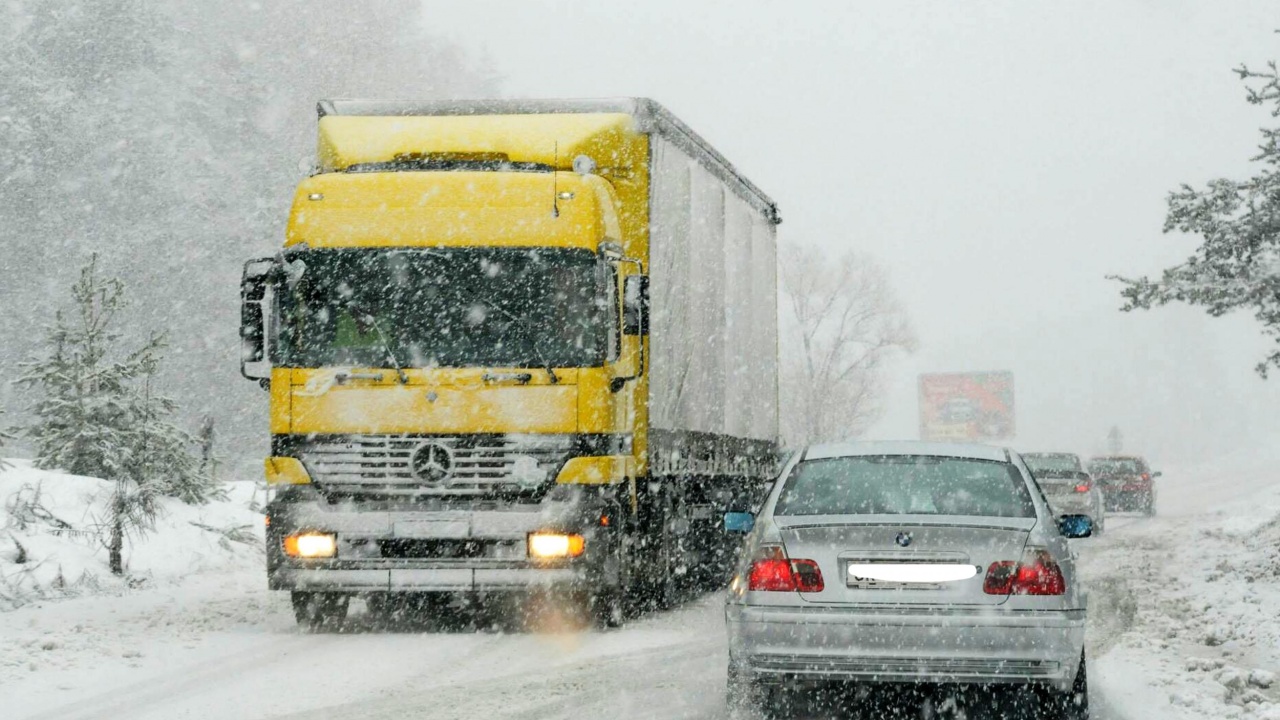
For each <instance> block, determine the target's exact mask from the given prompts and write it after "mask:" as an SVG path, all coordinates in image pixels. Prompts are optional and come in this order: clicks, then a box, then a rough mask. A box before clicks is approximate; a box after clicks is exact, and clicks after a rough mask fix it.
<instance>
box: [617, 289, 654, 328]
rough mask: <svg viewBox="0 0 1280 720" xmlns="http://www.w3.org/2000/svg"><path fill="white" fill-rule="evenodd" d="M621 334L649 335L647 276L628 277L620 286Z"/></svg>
mask: <svg viewBox="0 0 1280 720" xmlns="http://www.w3.org/2000/svg"><path fill="white" fill-rule="evenodd" d="M622 332H623V334H625V335H648V334H649V276H648V275H628V276H627V279H626V281H625V283H624V284H623V286H622Z"/></svg>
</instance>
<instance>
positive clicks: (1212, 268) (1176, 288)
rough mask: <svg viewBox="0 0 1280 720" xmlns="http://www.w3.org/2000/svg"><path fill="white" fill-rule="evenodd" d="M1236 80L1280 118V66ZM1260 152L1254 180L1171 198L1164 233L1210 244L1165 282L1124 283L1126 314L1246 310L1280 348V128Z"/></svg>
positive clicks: (1278, 353) (1269, 131)
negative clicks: (1194, 308) (1163, 308)
mask: <svg viewBox="0 0 1280 720" xmlns="http://www.w3.org/2000/svg"><path fill="white" fill-rule="evenodd" d="M1236 72H1237V74H1239V76H1240V78H1241V80H1242V81H1243V82H1244V83H1245V84H1246V89H1247V94H1248V95H1247V99H1248V101H1249V102H1250V103H1253V104H1254V105H1260V106H1266V107H1269V109H1270V112H1271V116H1272V117H1273V118H1280V71H1278V70H1277V64H1276V63H1275V62H1274V61H1273V62H1271V63H1269V64H1268V66H1267V69H1266V70H1265V71H1255V70H1250V69H1249V68H1248V67H1241V68H1239V69H1238V70H1237V71H1236ZM1259 150H1260V152H1259V153H1258V155H1256V156H1255V157H1254V158H1253V161H1254V162H1256V163H1258V164H1259V166H1260V167H1259V169H1258V173H1257V174H1256V175H1254V176H1253V177H1251V178H1249V179H1247V180H1243V181H1238V180H1230V179H1217V180H1212V181H1210V182H1209V183H1207V184H1206V186H1205V187H1204V188H1203V189H1196V188H1193V187H1191V186H1190V185H1183V186H1182V187H1181V188H1180V189H1178V190H1176V191H1174V192H1172V193H1170V195H1169V212H1168V215H1167V216H1166V218H1165V224H1164V230H1165V232H1175V231H1176V232H1181V233H1188V234H1191V235H1199V236H1200V237H1202V238H1203V242H1202V243H1201V245H1200V247H1199V248H1198V249H1197V250H1196V252H1195V254H1194V255H1192V256H1191V257H1189V258H1187V260H1185V261H1184V262H1183V263H1182V264H1180V265H1175V266H1173V267H1171V268H1167V269H1165V270H1164V272H1163V274H1162V275H1161V276H1160V278H1158V279H1151V278H1147V277H1142V278H1137V279H1129V278H1118V279H1120V280H1122V281H1123V282H1124V283H1125V288H1124V290H1123V295H1124V298H1125V301H1126V303H1125V307H1124V309H1125V310H1135V309H1149V308H1151V307H1153V306H1158V305H1165V304H1168V303H1171V302H1175V301H1176V302H1185V303H1188V304H1191V305H1199V306H1201V307H1204V308H1205V309H1206V310H1207V311H1208V313H1209V314H1210V315H1213V316H1215V317H1216V316H1220V315H1225V314H1226V313H1228V312H1230V311H1232V310H1237V309H1247V310H1251V311H1252V312H1253V314H1254V317H1256V318H1257V320H1258V321H1259V322H1260V323H1261V324H1262V326H1263V330H1264V332H1265V333H1266V334H1268V335H1270V336H1271V337H1273V338H1274V339H1275V341H1276V343H1277V345H1280V126H1275V127H1264V128H1262V143H1261V145H1260V146H1259ZM1274 367H1280V347H1278V348H1276V349H1274V350H1273V351H1272V352H1271V353H1270V354H1269V355H1268V356H1267V357H1266V358H1265V359H1264V360H1263V361H1262V362H1261V363H1259V364H1258V372H1260V373H1262V374H1263V375H1264V376H1265V375H1266V374H1267V370H1268V369H1270V368H1274Z"/></svg>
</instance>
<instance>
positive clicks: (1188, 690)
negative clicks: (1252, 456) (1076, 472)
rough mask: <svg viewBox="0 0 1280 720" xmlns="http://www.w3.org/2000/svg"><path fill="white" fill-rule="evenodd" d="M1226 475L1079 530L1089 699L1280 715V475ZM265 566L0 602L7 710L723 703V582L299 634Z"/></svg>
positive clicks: (1146, 709) (660, 707)
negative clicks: (689, 590) (559, 622)
mask: <svg viewBox="0 0 1280 720" xmlns="http://www.w3.org/2000/svg"><path fill="white" fill-rule="evenodd" d="M1198 477H1200V478H1202V479H1203V478H1204V477H1206V476H1205V475H1203V474H1201V475H1199V476H1198ZM1237 480H1238V481H1236V482H1229V483H1228V482H1225V481H1224V482H1223V483H1221V484H1220V485H1215V484H1212V483H1207V484H1206V483H1204V482H1202V480H1198V481H1196V482H1192V481H1191V479H1190V478H1188V479H1187V480H1186V481H1185V482H1180V481H1178V480H1176V479H1172V478H1171V479H1170V480H1169V481H1168V483H1167V486H1166V487H1165V488H1164V496H1163V497H1162V503H1163V506H1162V516H1161V517H1159V518H1156V519H1146V518H1137V517H1117V518H1113V519H1112V522H1111V523H1110V526H1109V527H1108V530H1107V533H1106V534H1105V535H1103V536H1102V537H1099V538H1095V539H1090V540H1087V541H1082V542H1081V543H1080V545H1079V546H1078V547H1079V550H1080V555H1081V562H1082V567H1083V571H1084V573H1085V575H1086V581H1087V582H1088V583H1089V585H1090V589H1091V624H1092V627H1091V631H1090V634H1089V643H1090V654H1091V657H1092V658H1093V664H1092V667H1091V672H1090V676H1091V681H1092V686H1093V688H1092V689H1093V704H1094V717H1095V718H1099V719H1103V720H1147V719H1148V718H1151V719H1155V718H1184V717H1185V718H1193V717H1240V718H1265V719H1267V720H1272V719H1274V718H1280V704H1278V703H1277V699H1278V698H1277V693H1276V691H1277V690H1278V689H1280V684H1277V685H1272V686H1270V687H1267V685H1268V684H1269V683H1268V682H1267V681H1268V679H1269V678H1268V676H1267V674H1266V673H1267V672H1268V671H1275V670H1276V669H1278V667H1280V635H1278V634H1277V633H1278V632H1280V624H1278V623H1277V621H1276V619H1275V618H1276V617H1277V616H1280V592H1277V589H1278V588H1280V549H1278V548H1280V531H1278V528H1280V525H1278V524H1277V522H1276V517H1277V515H1280V489H1278V488H1277V487H1276V486H1275V484H1274V483H1272V482H1271V481H1270V479H1269V477H1265V476H1256V477H1252V478H1248V479H1247V480H1244V481H1240V480H1239V478H1237ZM1206 488H1207V490H1206ZM1205 493H1209V495H1208V496H1206V495H1205ZM1210 499H1211V500H1213V501H1214V502H1207V501H1208V500H1210ZM1205 508H1213V509H1211V510H1206V509H1205ZM1165 511H1167V512H1165ZM263 585H264V583H263V579H262V577H261V574H260V572H257V571H244V572H238V573H232V574H209V575H202V576H197V577H194V578H191V579H190V580H188V581H187V582H185V583H182V584H180V585H174V586H168V587H157V588H152V589H149V590H146V591H142V592H134V593H130V594H128V595H123V596H117V597H102V596H99V597H90V598H79V599H73V600H67V601H62V602H52V603H44V604H40V605H32V606H27V607H24V608H20V609H18V610H15V611H12V612H7V613H0V696H2V697H3V703H2V704H3V712H0V715H2V716H3V717H5V718H10V719H13V720H17V719H18V718H32V719H36V718H38V719H40V720H76V719H81V718H108V717H110V718H138V719H147V718H245V719H252V718H309V719H310V718H330V717H332V718H344V719H357V718H366V719H375V718H455V717H456V718H463V717H465V718H477V717H479V718H558V717H566V718H567V717H575V718H587V717H616V718H725V717H727V712H726V710H725V708H724V702H723V700H724V667H725V659H726V657H725V640H724V628H723V620H722V616H721V609H720V608H721V598H720V597H719V596H710V597H707V598H704V599H702V600H699V601H696V602H694V603H691V604H689V605H688V606H686V607H684V608H681V609H679V610H677V611H674V612H670V613H665V614H660V615H651V616H648V617H644V618H640V619H638V620H635V621H633V622H632V623H630V624H629V625H628V626H627V627H626V628H624V629H623V630H620V631H616V632H587V633H581V634H574V633H500V632H496V631H481V632H474V631H435V632H423V631H421V630H414V629H409V628H393V629H391V630H378V629H374V628H372V627H371V626H370V625H369V624H368V623H366V621H365V620H364V618H363V616H362V613H361V612H360V611H359V610H358V609H356V610H355V611H354V612H353V616H352V618H351V619H350V620H349V621H348V623H347V626H346V627H344V628H343V631H342V632H340V633H334V634H320V635H311V634H305V633H301V632H299V631H298V630H296V629H295V628H294V625H293V621H292V617H291V615H290V612H289V609H288V606H287V605H288V603H287V599H286V598H285V597H284V596H283V595H282V594H278V593H268V592H267V591H265V590H264V589H263ZM1268 614H1269V617H1268ZM856 702H857V699H856V698H851V697H834V698H824V699H823V700H821V701H819V702H816V703H813V707H811V708H809V710H807V711H805V712H803V713H801V716H802V717H808V716H814V717H832V716H840V717H845V716H848V715H847V713H848V712H849V710H850V708H851V706H853V705H854V704H856ZM976 710H977V712H970V714H969V717H971V718H972V717H980V716H983V713H982V711H981V708H977V709H976ZM868 716H869V717H887V716H889V715H887V714H886V713H885V712H884V711H883V710H879V711H877V712H876V713H874V714H872V715H868ZM903 716H904V717H918V716H919V713H918V712H914V711H913V712H910V713H905V714H904V715H903Z"/></svg>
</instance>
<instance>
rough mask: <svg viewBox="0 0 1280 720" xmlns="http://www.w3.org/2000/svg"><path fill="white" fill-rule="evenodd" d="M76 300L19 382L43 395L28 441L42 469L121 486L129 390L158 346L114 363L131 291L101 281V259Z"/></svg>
mask: <svg viewBox="0 0 1280 720" xmlns="http://www.w3.org/2000/svg"><path fill="white" fill-rule="evenodd" d="M71 293H72V298H73V300H74V307H73V308H72V310H71V312H70V313H64V312H63V311H61V310H59V311H58V312H57V314H56V315H55V316H54V322H53V325H52V326H51V327H49V328H48V330H47V333H46V338H45V342H44V350H43V352H42V353H40V354H38V355H37V356H36V357H34V358H32V359H30V360H28V361H26V362H24V363H22V364H21V366H20V367H21V369H22V373H21V375H20V376H19V378H18V383H19V384H22V385H27V386H31V387H34V388H36V389H37V390H38V391H39V397H38V399H37V400H36V401H35V402H34V403H33V404H32V405H31V406H30V411H31V414H32V416H33V418H34V419H33V421H32V423H31V424H30V425H29V426H27V428H26V429H25V434H26V436H27V437H28V438H30V439H31V440H32V441H33V442H34V443H35V451H36V459H35V464H36V466H37V467H40V468H46V469H54V468H56V469H60V470H63V471H65V472H69V473H73V474H76V475H87V476H91V477H99V478H104V479H109V480H117V479H121V478H124V477H126V472H127V471H126V466H127V464H128V461H127V457H128V452H129V447H130V444H131V441H130V435H131V433H132V432H133V430H134V428H133V420H134V417H133V400H132V398H131V396H130V391H129V386H130V383H132V382H133V380H134V379H135V378H136V377H137V376H138V374H139V373H140V372H141V370H142V368H141V365H140V362H141V360H142V359H143V358H145V357H147V356H148V355H149V354H150V353H152V352H154V351H155V350H156V349H157V344H158V341H156V340H153V341H152V342H150V343H148V344H147V345H146V346H144V347H143V348H141V349H139V350H137V351H135V352H133V353H131V354H129V355H127V356H125V357H124V358H122V359H116V358H115V357H114V355H115V353H114V352H113V351H114V350H115V347H114V346H115V345H116V343H117V342H118V341H119V338H120V336H119V333H118V332H116V331H115V330H114V329H113V322H114V320H115V318H116V315H117V314H118V313H119V312H121V310H122V309H123V307H124V285H123V283H121V282H120V281H119V280H116V279H112V278H107V279H103V278H100V277H99V276H98V271H97V256H96V255H95V256H93V257H92V258H91V259H90V261H89V264H88V265H86V266H85V267H84V268H83V270H81V273H80V279H79V280H78V281H77V282H76V283H75V285H73V286H72V289H71Z"/></svg>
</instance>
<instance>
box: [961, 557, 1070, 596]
mask: <svg viewBox="0 0 1280 720" xmlns="http://www.w3.org/2000/svg"><path fill="white" fill-rule="evenodd" d="M982 591H983V592H984V593H986V594H988V595H1062V594H1064V593H1065V592H1066V591H1067V581H1066V579H1065V578H1063V577H1062V568H1060V567H1058V562H1057V561H1056V560H1054V559H1053V556H1052V555H1050V554H1049V553H1048V551H1046V550H1029V551H1027V553H1026V555H1025V556H1024V557H1023V559H1022V562H1013V561H1012V560H1001V561H999V562H993V563H991V567H989V568H987V577H986V579H985V580H983V582H982Z"/></svg>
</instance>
